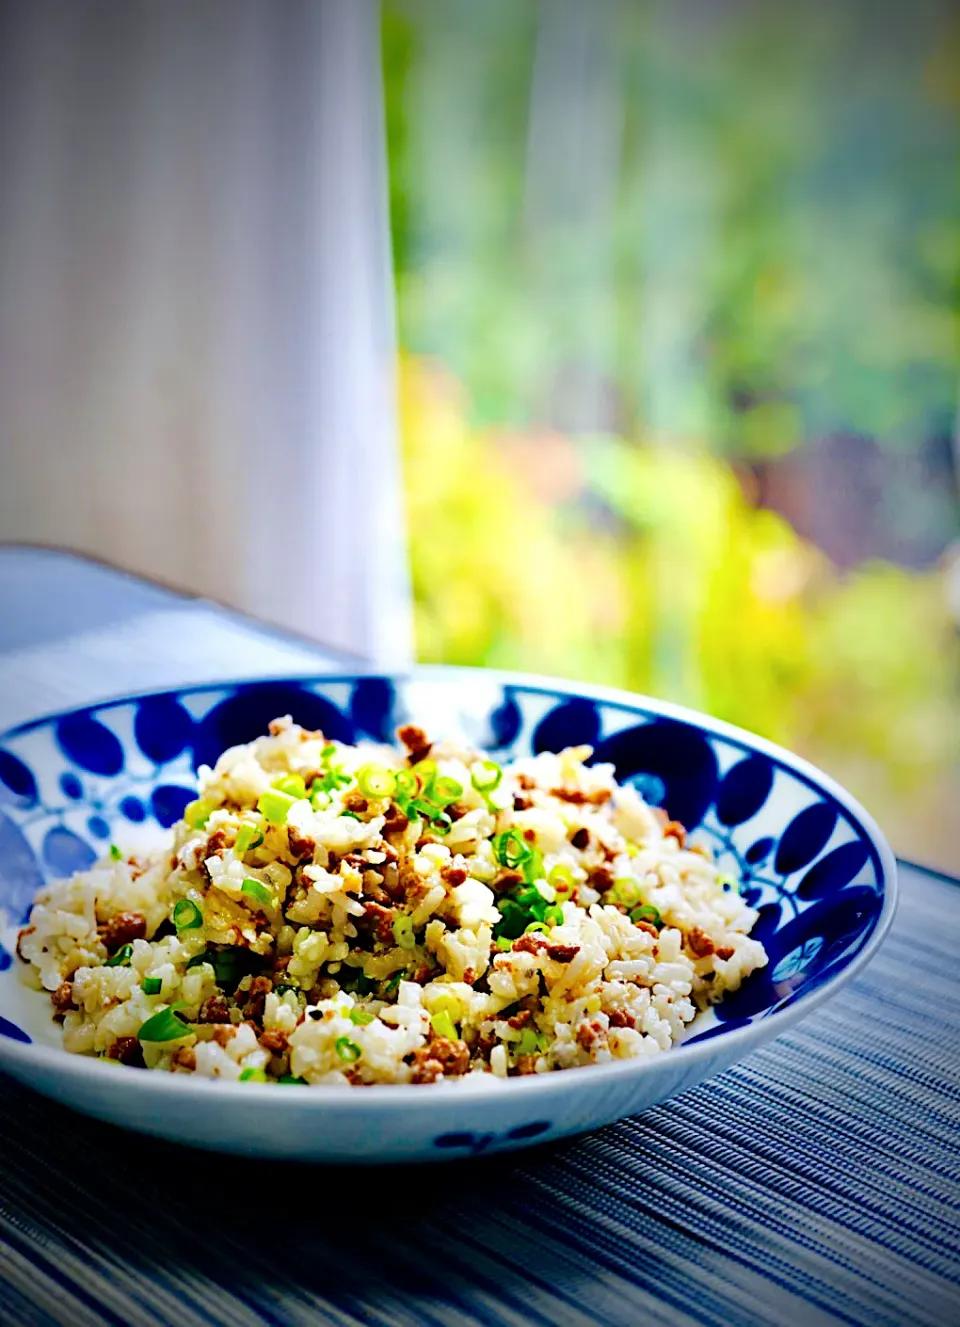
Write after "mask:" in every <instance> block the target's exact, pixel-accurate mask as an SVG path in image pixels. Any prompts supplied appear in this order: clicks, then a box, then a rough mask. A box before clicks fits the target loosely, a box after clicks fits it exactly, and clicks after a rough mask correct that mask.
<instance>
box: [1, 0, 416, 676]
mask: <svg viewBox="0 0 960 1327" xmlns="http://www.w3.org/2000/svg"><path fill="white" fill-rule="evenodd" d="M378 22H379V17H378V11H377V6H376V3H375V0H351V2H350V3H341V2H340V0H285V2H284V3H283V4H272V3H270V0H204V3H203V4H196V3H192V0H163V2H162V3H160V2H158V0H72V3H66V2H64V3H58V2H56V0H31V3H29V4H23V5H19V6H16V5H8V6H4V7H3V11H2V15H0V38H2V39H0V538H3V539H5V540H29V541H36V542H46V543H54V544H58V545H62V546H68V547H72V548H75V549H78V550H81V551H86V552H89V553H93V554H96V555H99V556H102V557H105V558H107V559H109V560H112V561H115V562H118V563H120V564H122V565H124V566H126V567H128V568H130V569H131V570H134V571H140V572H144V573H146V574H149V575H152V576H155V577H158V578H161V579H164V580H167V581H168V582H170V583H173V584H175V585H179V586H183V587H185V588H188V589H191V590H195V591H199V592H201V593H205V594H209V595H212V596H214V597H217V598H219V599H222V600H225V601H227V602H230V603H233V604H236V605H237V606H240V607H242V608H244V609H247V610H249V611H252V612H254V613H257V614H259V615H261V616H263V617H265V618H267V619H270V620H272V621H274V622H277V623H279V624H281V625H284V626H288V627H292V628H295V629H297V630H299V631H303V632H306V633H308V634H311V635H315V636H317V637H319V638H322V639H324V640H326V641H328V642H330V643H331V644H334V645H339V646H342V647H345V648H348V649H352V650H355V651H358V652H360V653H362V654H364V655H366V656H368V657H370V658H373V659H376V660H377V661H378V662H385V663H386V662H403V661H404V660H405V659H407V658H408V657H409V654H410V650H411V643H410V642H411V636H410V625H409V621H410V619H409V611H408V610H409V603H408V590H407V574H406V558H405V552H404V540H403V529H402V518H401V501H400V485H399V467H398V460H397V456H396V448H395V436H394V418H393V379H392V374H393V362H394V327H393V310H392V282H391V274H390V255H389V238H388V223H387V210H386V190H385V158H384V137H383V108H382V93H381V79H380V58H379V26H378Z"/></svg>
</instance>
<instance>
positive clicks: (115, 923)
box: [99, 912, 147, 953]
mask: <svg viewBox="0 0 960 1327" xmlns="http://www.w3.org/2000/svg"><path fill="white" fill-rule="evenodd" d="M99 931H100V939H101V940H102V941H103V943H104V944H105V945H106V947H107V949H108V950H109V951H110V952H111V953H112V952H113V951H114V950H115V949H119V948H120V947H121V946H122V945H128V944H130V943H131V942H132V941H134V940H143V939H144V938H145V937H146V934H147V919H146V917H144V915H143V913H142V912H118V913H117V915H116V917H111V918H110V920H109V921H108V922H106V923H105V924H104V925H103V926H101V927H100V928H99Z"/></svg>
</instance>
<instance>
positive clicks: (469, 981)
mask: <svg viewBox="0 0 960 1327" xmlns="http://www.w3.org/2000/svg"><path fill="white" fill-rule="evenodd" d="M462 980H463V982H464V983H465V984H466V985H467V986H472V985H473V984H474V982H475V981H476V980H477V974H476V972H474V970H473V968H464V970H463V978H462Z"/></svg>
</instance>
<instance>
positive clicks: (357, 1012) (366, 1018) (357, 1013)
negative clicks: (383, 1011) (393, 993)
mask: <svg viewBox="0 0 960 1327" xmlns="http://www.w3.org/2000/svg"><path fill="white" fill-rule="evenodd" d="M373 1019H374V1015H373V1014H371V1012H370V1010H369V1009H351V1010H350V1022H351V1023H354V1024H356V1026H357V1027H364V1026H365V1025H366V1024H367V1023H372V1022H373Z"/></svg>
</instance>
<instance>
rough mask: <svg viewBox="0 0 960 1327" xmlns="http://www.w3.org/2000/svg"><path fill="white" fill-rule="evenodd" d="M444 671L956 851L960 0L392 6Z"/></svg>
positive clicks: (417, 440)
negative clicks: (826, 781)
mask: <svg viewBox="0 0 960 1327" xmlns="http://www.w3.org/2000/svg"><path fill="white" fill-rule="evenodd" d="M382 49H383V63H384V73H385V102H386V120H387V141H388V159H389V169H390V211H391V223H392V234H393V254H394V270H395V277H396V289H397V297H398V323H399V339H400V346H401V359H400V369H399V395H400V421H401V436H402V443H403V456H404V467H405V488H406V510H407V524H408V534H409V541H410V550H411V559H412V574H413V589H414V597H415V613H416V641H417V649H418V653H419V656H420V657H421V658H422V659H425V660H442V661H445V662H455V663H481V664H489V665H497V666H507V667H522V668H525V669H529V670H539V671H544V672H547V673H552V674H557V675H563V676H569V677H582V678H589V679H591V680H593V681H597V682H604V683H609V684H613V685H617V686H624V687H630V688H634V689H637V690H640V691H643V692H649V693H652V694H654V695H657V696H663V697H668V698H670V699H672V700H678V701H682V702H685V703H687V704H690V705H694V706H697V707H702V708H704V709H706V710H708V711H709V712H710V713H712V714H714V715H718V716H720V717H721V718H723V719H727V720H730V721H732V722H734V723H737V724H740V725H742V726H744V727H746V728H749V729H751V730H753V731H756V732H759V733H762V734H764V735H765V736H767V737H770V738H773V739H775V740H776V741H778V742H782V743H784V744H785V745H787V746H789V747H791V748H794V749H796V750H798V751H800V752H802V753H803V754H805V755H806V756H808V757H809V758H811V759H812V760H814V761H816V762H817V763H819V764H821V765H822V766H824V767H825V768H826V769H827V770H829V771H830V772H831V773H833V774H834V775H835V776H836V777H837V778H838V779H840V780H841V781H843V782H844V783H846V784H847V785H848V786H849V787H850V788H851V789H852V790H853V791H854V792H855V793H856V794H858V795H859V796H860V797H861V798H862V799H863V800H864V801H865V803H866V804H867V805H868V806H869V807H870V808H871V809H872V810H873V812H874V813H875V815H876V816H877V817H878V819H879V820H880V821H881V823H882V824H883V825H884V827H885V828H886V830H887V831H888V833H889V834H890V835H891V837H892V839H893V841H894V843H895V846H896V847H897V849H898V850H899V851H900V852H901V853H904V854H906V855H908V856H911V857H913V858H917V859H920V860H923V861H925V862H933V863H938V864H940V865H941V866H943V867H945V868H952V869H954V870H957V869H960V844H958V836H957V832H956V820H957V812H958V811H960V634H958V628H960V543H958V535H960V504H958V500H960V489H958V482H957V473H958V464H957V450H956V435H957V429H956V422H957V401H958V393H957V388H958V355H957V348H958V336H957V333H958V270H960V267H958V257H960V224H958V223H960V169H958V166H960V152H958V146H960V139H958V118H960V117H958V111H960V10H958V9H957V7H956V6H954V5H950V4H946V3H936V2H934V0H916V2H915V3H911V4H886V5H877V4H873V3H860V2H858V0H846V2H845V3H844V4H842V5H832V4H827V3H810V4H806V5H795V4H786V3H779V2H778V0H756V2H755V0H695V2H693V0H685V3H683V4H678V5H673V4H663V3H644V2H643V0H639V2H627V3H620V2H619V0H592V3H590V4H582V3H576V0H549V3H540V4H538V3H535V0H485V3H484V4H482V5H477V4H472V3H469V0H463V2H461V0H454V2H453V3H451V0H384V4H383V23H382Z"/></svg>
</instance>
